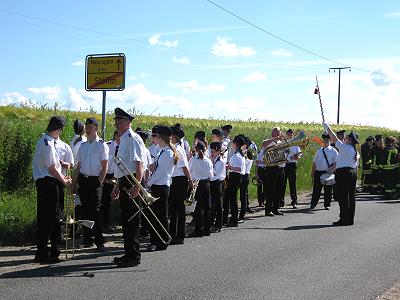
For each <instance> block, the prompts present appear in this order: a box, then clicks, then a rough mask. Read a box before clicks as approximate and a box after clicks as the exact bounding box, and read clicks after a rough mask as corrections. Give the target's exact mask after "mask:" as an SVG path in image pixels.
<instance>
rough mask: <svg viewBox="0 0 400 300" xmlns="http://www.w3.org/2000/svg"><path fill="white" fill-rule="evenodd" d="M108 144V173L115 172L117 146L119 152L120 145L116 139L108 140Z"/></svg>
mask: <svg viewBox="0 0 400 300" xmlns="http://www.w3.org/2000/svg"><path fill="white" fill-rule="evenodd" d="M107 146H108V158H109V159H108V170H107V174H114V164H115V161H114V157H115V152H116V150H117V147H118V152H119V145H118V144H117V142H116V141H109V142H107Z"/></svg>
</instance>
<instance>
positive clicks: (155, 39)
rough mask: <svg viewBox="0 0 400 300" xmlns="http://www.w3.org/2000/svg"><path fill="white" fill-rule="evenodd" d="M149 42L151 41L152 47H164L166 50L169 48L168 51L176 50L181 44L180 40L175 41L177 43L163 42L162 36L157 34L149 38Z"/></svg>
mask: <svg viewBox="0 0 400 300" xmlns="http://www.w3.org/2000/svg"><path fill="white" fill-rule="evenodd" d="M148 41H149V44H150V45H151V46H161V47H164V48H167V49H169V48H176V47H178V44H179V42H178V40H175V41H169V40H165V41H162V40H161V34H155V35H153V36H151V37H149V39H148Z"/></svg>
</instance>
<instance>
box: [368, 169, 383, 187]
mask: <svg viewBox="0 0 400 300" xmlns="http://www.w3.org/2000/svg"><path fill="white" fill-rule="evenodd" d="M371 181H372V188H373V190H374V192H380V191H381V190H382V189H383V183H382V181H383V180H382V169H381V168H378V167H375V168H372V174H371Z"/></svg>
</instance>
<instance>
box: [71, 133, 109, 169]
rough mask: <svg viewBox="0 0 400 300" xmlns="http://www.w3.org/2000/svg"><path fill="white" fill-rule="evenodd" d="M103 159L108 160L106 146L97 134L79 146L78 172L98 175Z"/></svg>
mask: <svg viewBox="0 0 400 300" xmlns="http://www.w3.org/2000/svg"><path fill="white" fill-rule="evenodd" d="M104 160H107V161H108V146H107V144H106V143H104V142H103V140H102V139H100V138H99V137H98V136H96V138H95V139H94V140H93V141H92V142H89V141H87V142H85V143H83V144H82V145H81V147H80V148H79V151H78V155H77V161H78V162H80V172H81V173H82V174H84V175H86V176H99V175H100V172H101V162H102V161H104Z"/></svg>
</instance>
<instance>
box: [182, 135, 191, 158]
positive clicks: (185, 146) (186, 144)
mask: <svg viewBox="0 0 400 300" xmlns="http://www.w3.org/2000/svg"><path fill="white" fill-rule="evenodd" d="M181 143H182V148H183V149H184V150H185V153H186V159H187V158H188V157H190V156H191V155H192V153H191V151H190V145H189V142H188V141H187V140H185V138H182V139H181Z"/></svg>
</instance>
